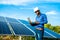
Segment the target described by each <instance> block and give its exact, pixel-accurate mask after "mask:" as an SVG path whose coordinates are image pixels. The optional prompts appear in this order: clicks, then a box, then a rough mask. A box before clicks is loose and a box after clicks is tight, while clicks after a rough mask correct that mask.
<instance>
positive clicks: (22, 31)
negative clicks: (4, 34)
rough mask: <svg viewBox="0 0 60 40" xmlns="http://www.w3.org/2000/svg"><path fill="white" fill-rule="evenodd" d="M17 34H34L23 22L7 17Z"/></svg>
mask: <svg viewBox="0 0 60 40" xmlns="http://www.w3.org/2000/svg"><path fill="white" fill-rule="evenodd" d="M6 19H7V21H8V22H9V24H10V25H11V27H12V29H13V30H14V32H15V34H16V35H30V36H32V35H34V34H33V32H31V31H30V30H29V29H27V28H26V27H25V26H24V25H23V24H21V23H19V22H18V21H17V20H16V19H11V18H6Z"/></svg>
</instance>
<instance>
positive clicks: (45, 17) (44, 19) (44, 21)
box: [40, 15, 48, 24]
mask: <svg viewBox="0 0 60 40" xmlns="http://www.w3.org/2000/svg"><path fill="white" fill-rule="evenodd" d="M42 17H43V21H41V22H40V24H47V22H48V21H47V16H46V15H43V16H42Z"/></svg>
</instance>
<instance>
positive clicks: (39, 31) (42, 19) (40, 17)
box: [28, 7, 47, 40]
mask: <svg viewBox="0 0 60 40" xmlns="http://www.w3.org/2000/svg"><path fill="white" fill-rule="evenodd" d="M34 12H35V13H36V15H37V16H36V21H35V22H32V21H31V20H30V18H28V20H29V22H30V24H31V25H32V26H35V28H36V31H35V32H36V36H35V37H36V40H42V39H43V34H44V24H46V23H47V17H46V15H45V14H42V13H41V12H40V10H39V9H38V7H36V8H34Z"/></svg>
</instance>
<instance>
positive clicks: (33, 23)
mask: <svg viewBox="0 0 60 40" xmlns="http://www.w3.org/2000/svg"><path fill="white" fill-rule="evenodd" d="M27 19H28V21H29V23H30V24H31V25H32V26H36V25H38V24H39V22H37V21H35V22H32V21H31V20H30V18H27Z"/></svg>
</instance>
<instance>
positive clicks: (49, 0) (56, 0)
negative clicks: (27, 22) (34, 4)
mask: <svg viewBox="0 0 60 40" xmlns="http://www.w3.org/2000/svg"><path fill="white" fill-rule="evenodd" d="M45 1H46V2H60V0H45Z"/></svg>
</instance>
